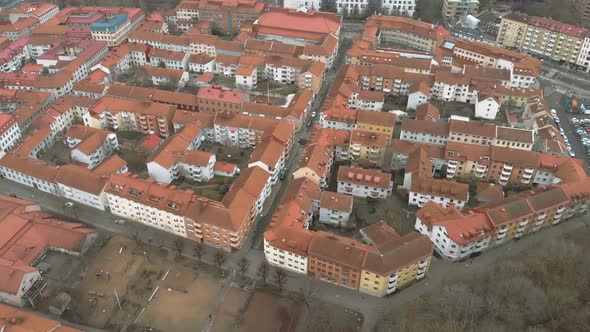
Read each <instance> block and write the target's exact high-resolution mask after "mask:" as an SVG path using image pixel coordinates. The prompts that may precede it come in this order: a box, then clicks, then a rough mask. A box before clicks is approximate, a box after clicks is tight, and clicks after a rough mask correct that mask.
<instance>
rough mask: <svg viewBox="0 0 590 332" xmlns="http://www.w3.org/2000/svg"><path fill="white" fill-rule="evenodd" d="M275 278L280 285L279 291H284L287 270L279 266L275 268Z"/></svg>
mask: <svg viewBox="0 0 590 332" xmlns="http://www.w3.org/2000/svg"><path fill="white" fill-rule="evenodd" d="M273 276H274V279H275V282H276V283H277V286H278V287H279V291H281V292H282V291H283V287H285V284H286V283H287V272H285V271H284V270H283V269H281V268H279V267H277V268H275V270H274V275H273Z"/></svg>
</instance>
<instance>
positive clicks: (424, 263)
mask: <svg viewBox="0 0 590 332" xmlns="http://www.w3.org/2000/svg"><path fill="white" fill-rule="evenodd" d="M427 265H428V262H427V261H422V262H420V264H418V268H419V269H423V268H425V267H426V266H427Z"/></svg>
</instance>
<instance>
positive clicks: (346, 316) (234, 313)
mask: <svg viewBox="0 0 590 332" xmlns="http://www.w3.org/2000/svg"><path fill="white" fill-rule="evenodd" d="M97 242H99V243H102V242H103V241H102V240H101V241H97ZM43 262H44V263H47V264H48V265H49V266H50V268H49V270H48V271H47V273H46V275H45V277H46V278H47V279H49V280H50V281H51V282H50V288H49V289H50V290H51V292H52V294H57V293H59V292H61V291H65V292H67V293H68V294H70V295H71V296H72V302H71V303H70V305H69V309H68V310H66V312H65V313H64V315H63V317H62V318H64V319H66V320H68V321H71V322H74V323H79V324H83V325H87V326H91V327H96V328H100V329H104V330H107V331H127V332H135V331H137V332H139V331H142V332H143V331H152V332H157V331H166V332H168V331H170V332H184V331H201V330H202V329H203V328H205V327H209V325H210V324H211V323H212V326H210V327H211V328H210V329H209V330H210V331H215V332H225V331H244V332H250V331H256V332H266V331H269V332H283V331H284V332H290V331H295V330H299V331H314V330H315V329H314V328H315V326H326V328H327V329H328V330H329V328H333V329H332V330H335V331H351V332H352V331H357V329H356V326H357V325H358V326H360V324H359V317H360V316H357V315H358V314H357V313H354V312H351V311H347V310H346V309H345V308H344V307H334V306H331V305H327V304H324V303H321V302H312V303H311V304H310V306H309V307H308V309H307V311H304V308H305V307H304V304H303V302H302V300H300V299H294V296H291V297H287V296H284V295H279V294H278V293H277V292H276V291H274V290H272V289H270V290H269V289H267V288H263V289H256V290H255V291H254V292H249V291H247V290H243V289H240V288H233V287H231V286H229V281H230V280H229V279H225V280H223V279H218V278H216V277H214V276H213V275H214V273H212V272H211V271H209V270H208V269H206V268H204V267H199V268H198V270H197V271H196V272H195V271H193V268H194V264H193V262H192V261H190V260H187V259H175V260H174V261H172V260H170V259H168V253H167V251H165V250H163V249H160V248H157V247H153V246H150V245H147V244H142V243H137V242H135V241H133V240H130V239H127V238H124V237H121V236H115V237H113V238H111V239H109V240H107V241H106V242H104V245H102V247H101V246H100V245H96V246H95V247H93V248H91V250H89V252H88V253H87V254H86V255H85V256H84V257H72V256H68V255H63V254H57V253H51V254H48V255H47V257H46V258H45V259H44V260H43ZM201 265H202V264H200V265H199V266H201ZM101 271H102V272H101ZM107 272H108V273H107ZM117 295H118V298H119V301H120V307H119V303H118V302H117ZM50 300H51V295H50V297H48V298H47V299H46V301H45V302H47V303H48V302H50ZM47 303H45V304H44V305H43V306H41V307H40V308H39V310H40V311H43V312H47ZM306 312H307V314H305V313H306ZM209 315H212V316H213V317H214V320H213V322H211V321H210V319H209ZM326 317H329V319H326ZM312 322H313V323H312ZM310 324H311V325H310ZM298 325H299V329H296V328H297V326H298ZM324 330H326V329H324Z"/></svg>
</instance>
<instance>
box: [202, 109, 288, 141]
mask: <svg viewBox="0 0 590 332" xmlns="http://www.w3.org/2000/svg"><path fill="white" fill-rule="evenodd" d="M213 122H214V124H213V137H214V140H215V142H217V143H221V144H223V145H231V146H239V147H242V148H253V147H256V146H257V145H258V144H260V143H262V142H263V141H264V140H265V139H275V140H277V141H278V142H281V143H282V144H283V146H284V147H285V150H286V151H289V150H290V149H291V146H292V144H293V141H292V138H293V130H294V129H293V128H294V127H293V125H292V124H291V123H289V122H288V121H285V120H275V119H267V118H261V117H256V116H247V115H238V114H234V113H228V112H225V113H218V114H217V115H216V116H215V119H214V121H213Z"/></svg>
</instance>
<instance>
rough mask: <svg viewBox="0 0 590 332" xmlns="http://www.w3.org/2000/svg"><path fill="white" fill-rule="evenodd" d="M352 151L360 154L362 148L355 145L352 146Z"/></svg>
mask: <svg viewBox="0 0 590 332" xmlns="http://www.w3.org/2000/svg"><path fill="white" fill-rule="evenodd" d="M352 151H358V152H360V151H361V147H360V146H358V145H353V146H352Z"/></svg>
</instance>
